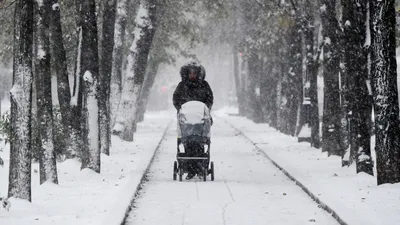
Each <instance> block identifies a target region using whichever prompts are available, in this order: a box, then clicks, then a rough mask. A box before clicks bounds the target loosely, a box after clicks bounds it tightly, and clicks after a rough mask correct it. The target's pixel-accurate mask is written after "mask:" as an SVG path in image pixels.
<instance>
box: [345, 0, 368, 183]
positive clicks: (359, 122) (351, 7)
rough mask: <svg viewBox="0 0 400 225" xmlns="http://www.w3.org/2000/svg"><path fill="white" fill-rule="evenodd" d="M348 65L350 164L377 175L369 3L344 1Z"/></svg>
mask: <svg viewBox="0 0 400 225" xmlns="http://www.w3.org/2000/svg"><path fill="white" fill-rule="evenodd" d="M342 5H343V22H344V24H343V27H344V47H345V51H344V52H345V55H344V56H345V57H344V59H345V64H344V68H345V71H346V74H345V75H346V76H347V81H348V90H349V93H348V97H347V98H348V103H349V106H348V107H349V118H350V154H349V155H350V163H351V162H353V161H356V163H357V173H358V172H365V173H368V174H371V175H373V164H372V159H371V145H370V135H369V128H368V126H369V118H370V117H371V114H370V105H369V104H370V101H369V96H368V95H369V93H368V88H367V83H366V82H367V78H368V67H367V63H368V59H367V52H366V51H365V49H364V44H365V36H366V20H367V15H366V11H367V2H361V3H360V2H358V1H356V0H352V1H342Z"/></svg>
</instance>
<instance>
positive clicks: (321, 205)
mask: <svg viewBox="0 0 400 225" xmlns="http://www.w3.org/2000/svg"><path fill="white" fill-rule="evenodd" d="M218 117H219V118H220V119H221V120H223V121H224V122H225V123H227V124H229V125H230V126H231V127H232V128H233V129H235V130H236V131H237V132H239V134H241V135H242V136H243V137H245V139H246V140H247V141H248V142H250V143H251V144H252V145H254V147H255V148H256V149H257V151H258V152H260V153H262V154H263V155H264V156H265V157H266V158H267V159H268V160H269V161H270V162H271V163H272V164H273V165H274V166H275V167H276V168H278V169H279V170H280V171H282V173H283V174H285V175H286V176H287V177H288V178H289V179H290V180H292V181H293V182H294V183H295V184H296V185H297V186H299V187H300V188H301V189H302V190H303V191H304V192H305V193H306V194H307V195H308V196H309V197H310V198H311V199H312V200H314V201H315V202H316V203H317V204H318V207H319V208H322V209H323V210H325V211H326V212H328V213H329V214H331V216H332V217H333V218H334V219H335V220H336V221H337V222H338V223H339V224H340V225H349V224H348V223H347V222H345V221H344V220H343V219H342V218H341V217H340V216H339V214H338V213H337V212H336V211H335V210H333V209H332V208H331V207H329V206H328V205H327V204H325V203H324V202H323V201H322V200H321V199H320V198H318V197H317V196H316V195H315V194H314V193H312V192H311V191H310V189H308V188H307V187H306V186H305V185H304V184H302V183H301V182H300V181H298V180H297V179H296V178H295V177H294V176H293V175H291V174H290V173H289V172H288V171H286V170H285V169H284V168H283V167H282V166H280V165H279V164H278V163H277V162H275V161H274V160H273V159H272V158H271V157H270V156H269V155H268V154H267V153H266V152H265V151H264V150H262V149H261V148H260V147H258V146H257V144H256V143H254V142H253V141H252V140H251V139H250V138H249V137H248V136H247V135H246V134H244V133H243V132H242V131H241V130H240V129H239V128H237V127H235V126H234V125H233V124H232V123H230V122H228V121H227V120H225V119H223V118H221V116H218Z"/></svg>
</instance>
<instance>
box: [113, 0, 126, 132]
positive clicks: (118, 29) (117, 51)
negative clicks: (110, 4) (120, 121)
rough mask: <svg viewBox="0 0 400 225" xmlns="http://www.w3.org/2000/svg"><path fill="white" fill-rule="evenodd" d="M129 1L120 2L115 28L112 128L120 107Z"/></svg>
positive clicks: (119, 0)
mask: <svg viewBox="0 0 400 225" xmlns="http://www.w3.org/2000/svg"><path fill="white" fill-rule="evenodd" d="M128 2H129V0H118V2H117V10H116V17H115V28H114V47H113V52H112V68H111V84H110V86H111V87H110V117H111V126H114V124H115V116H116V114H117V110H118V105H119V102H120V99H121V91H122V64H123V56H124V47H125V29H126V22H127V10H128Z"/></svg>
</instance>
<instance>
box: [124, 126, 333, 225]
mask: <svg viewBox="0 0 400 225" xmlns="http://www.w3.org/2000/svg"><path fill="white" fill-rule="evenodd" d="M211 142H212V143H211V161H214V166H215V181H210V176H208V177H207V178H208V180H207V182H203V181H200V180H199V179H198V178H195V179H194V180H190V181H186V180H184V181H183V182H179V181H174V180H173V179H172V174H173V162H174V160H175V159H176V132H175V128H173V127H172V128H170V129H169V132H168V134H167V138H166V140H165V141H164V142H163V143H162V145H161V148H160V150H159V153H158V155H157V156H156V159H155V161H154V164H153V165H152V166H151V169H150V172H149V175H148V178H149V181H148V182H146V184H145V185H144V188H143V189H142V190H141V194H140V196H139V197H138V199H136V200H135V204H134V207H133V210H132V211H131V213H130V215H129V217H128V219H127V224H134V225H147V224H148V225H154V224H163V225H167V224H171V225H176V224H199V225H200V224H201V225H203V224H207V225H212V224H218V225H225V224H238V225H244V224H246V225H247V224H260V225H261V224H263V225H264V224H279V225H284V224H292V225H300V224H321V225H322V224H323V225H331V224H332V225H333V224H337V223H336V221H335V220H334V219H333V218H332V217H331V215H330V214H328V213H326V212H325V211H323V210H322V209H320V208H318V206H317V203H315V202H314V201H312V200H311V199H310V198H309V197H308V196H307V195H306V194H305V193H304V192H303V191H302V190H301V189H300V188H299V187H298V186H296V185H295V184H294V183H293V182H292V181H290V180H288V179H287V178H286V176H285V175H284V174H283V173H282V172H281V171H279V170H278V169H277V168H276V167H274V166H273V165H272V164H271V163H270V162H269V161H268V160H267V159H266V158H265V157H264V156H263V155H260V154H258V153H257V152H256V151H255V149H254V146H253V145H252V144H251V143H249V142H248V141H247V140H246V139H245V138H244V137H243V136H241V135H238V133H237V132H236V131H235V130H234V129H233V128H232V127H231V126H230V125H228V124H227V123H225V122H224V121H222V120H219V119H218V118H215V120H214V125H213V127H212V137H211ZM184 176H186V174H185V175H184Z"/></svg>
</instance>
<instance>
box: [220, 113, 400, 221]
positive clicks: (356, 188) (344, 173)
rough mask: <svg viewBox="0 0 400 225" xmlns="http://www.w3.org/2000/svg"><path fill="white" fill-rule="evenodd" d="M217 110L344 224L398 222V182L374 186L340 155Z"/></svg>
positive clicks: (399, 209) (374, 179)
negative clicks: (324, 151) (331, 153)
mask: <svg viewBox="0 0 400 225" xmlns="http://www.w3.org/2000/svg"><path fill="white" fill-rule="evenodd" d="M225 112H232V110H226V111H225ZM217 114H218V115H219V116H222V118H223V119H224V120H226V121H228V122H229V123H231V124H233V125H234V127H236V128H238V129H239V130H241V131H242V132H243V133H244V135H246V136H247V137H248V138H249V139H250V140H251V141H252V142H254V143H256V144H257V147H259V148H260V149H262V150H263V151H264V152H265V153H266V154H267V155H268V156H269V157H270V158H271V159H272V160H273V161H275V162H276V163H277V164H279V165H280V166H281V167H283V168H284V169H285V170H286V171H287V172H288V173H290V174H291V175H292V176H293V177H295V178H296V179H297V180H298V181H299V182H301V183H302V184H303V185H304V186H306V187H307V188H308V189H309V190H310V191H311V192H312V193H313V194H314V195H315V196H317V197H318V198H319V199H320V200H321V201H322V202H324V203H325V204H327V205H328V206H329V207H330V208H332V209H333V210H334V211H335V212H336V213H337V214H338V215H339V216H340V217H341V218H342V219H343V220H344V221H345V222H346V223H347V224H349V225H360V224H362V225H384V224H385V225H395V224H396V225H397V224H400V207H399V206H400V183H398V184H385V185H380V186H377V185H376V177H373V176H369V175H367V174H365V173H360V174H356V168H355V165H352V166H350V167H341V159H340V157H337V156H330V157H328V156H327V154H326V153H321V150H320V149H315V148H311V147H310V144H309V143H304V142H303V143H298V142H297V138H295V137H291V136H287V135H284V134H282V133H279V132H277V131H276V130H275V129H274V128H272V127H269V126H268V125H267V124H255V123H253V122H252V121H250V120H248V119H245V118H243V117H231V116H227V115H226V114H225V113H224V111H223V110H221V111H220V112H219V113H217ZM372 143H374V141H373V140H372ZM373 152H374V151H373ZM373 158H375V156H374V155H373Z"/></svg>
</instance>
